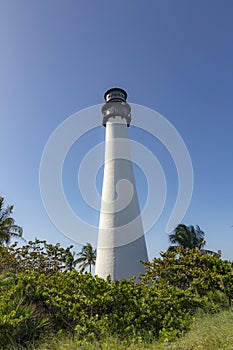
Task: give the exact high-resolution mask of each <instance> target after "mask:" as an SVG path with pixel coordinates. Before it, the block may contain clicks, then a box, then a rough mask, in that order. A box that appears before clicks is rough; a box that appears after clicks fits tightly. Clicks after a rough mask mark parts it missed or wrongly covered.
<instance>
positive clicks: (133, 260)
mask: <svg viewBox="0 0 233 350" xmlns="http://www.w3.org/2000/svg"><path fill="white" fill-rule="evenodd" d="M104 97H105V101H106V103H105V105H104V106H103V108H102V113H103V125H104V126H105V127H106V139H105V163H104V178H103V189H102V201H101V211H100V221H99V236H98V247H97V259H96V269H95V274H96V275H98V276H99V277H102V278H106V277H107V276H109V275H110V276H111V279H112V280H114V279H121V278H125V279H130V278H131V277H132V276H137V275H138V274H139V273H143V272H144V267H143V265H142V263H141V262H140V260H147V259H148V256H147V249H146V243H145V237H144V232H143V226H142V221H141V215H140V208H139V204H138V197H137V191H136V186H135V180H134V173H133V168H132V162H131V156H130V144H129V140H128V130H127V127H129V125H130V122H131V108H130V106H129V105H128V104H127V103H126V99H127V93H126V92H125V91H124V90H122V89H120V88H112V89H110V90H108V91H107V92H106V93H105V95H104Z"/></svg>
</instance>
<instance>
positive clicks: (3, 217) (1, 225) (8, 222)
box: [0, 197, 23, 245]
mask: <svg viewBox="0 0 233 350" xmlns="http://www.w3.org/2000/svg"><path fill="white" fill-rule="evenodd" d="M13 208H14V206H13V205H9V206H7V207H6V208H4V198H3V197H0V244H1V245H2V244H3V243H9V242H10V239H11V238H12V237H20V238H21V237H22V234H23V229H22V227H20V226H18V225H15V220H14V219H13V218H12V217H11V214H12V211H13Z"/></svg>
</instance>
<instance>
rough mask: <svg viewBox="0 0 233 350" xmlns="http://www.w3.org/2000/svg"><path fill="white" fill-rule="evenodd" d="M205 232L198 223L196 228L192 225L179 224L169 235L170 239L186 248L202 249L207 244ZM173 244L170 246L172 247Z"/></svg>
mask: <svg viewBox="0 0 233 350" xmlns="http://www.w3.org/2000/svg"><path fill="white" fill-rule="evenodd" d="M204 237H205V233H204V232H203V231H202V230H201V229H200V227H199V226H198V225H196V228H195V227H194V226H192V225H190V226H186V225H183V224H180V225H178V226H177V227H176V228H175V230H174V232H173V233H171V234H170V235H169V240H170V242H171V243H172V244H175V245H178V246H182V247H184V248H189V249H194V248H198V249H201V248H202V247H203V246H204V245H205V243H206V242H205V240H204ZM172 247H173V246H171V247H170V249H172Z"/></svg>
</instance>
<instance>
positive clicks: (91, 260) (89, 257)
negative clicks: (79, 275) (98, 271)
mask: <svg viewBox="0 0 233 350" xmlns="http://www.w3.org/2000/svg"><path fill="white" fill-rule="evenodd" d="M77 255H78V256H79V258H78V259H77V260H76V261H77V263H78V264H79V266H80V268H81V272H83V271H84V270H85V269H86V268H87V267H88V266H89V272H90V273H91V266H92V265H95V261H96V249H93V248H92V245H91V244H90V243H87V244H86V245H84V246H83V248H82V251H81V252H80V253H78V254H77Z"/></svg>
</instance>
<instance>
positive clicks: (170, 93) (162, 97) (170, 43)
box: [0, 0, 233, 260]
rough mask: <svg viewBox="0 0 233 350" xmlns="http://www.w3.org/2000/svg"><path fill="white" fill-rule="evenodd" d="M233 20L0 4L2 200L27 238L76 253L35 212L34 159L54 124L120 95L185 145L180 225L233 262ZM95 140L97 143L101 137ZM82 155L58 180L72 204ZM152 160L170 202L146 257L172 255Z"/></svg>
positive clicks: (139, 4)
mask: <svg viewBox="0 0 233 350" xmlns="http://www.w3.org/2000/svg"><path fill="white" fill-rule="evenodd" d="M232 18H233V1H232V0H223V1H220V0H219V1H216V0H209V1H208V0H206V1H203V0H195V1H193V0H176V1H173V0H160V1H157V0H148V1H138V0H134V1H130V0H129V1H123V0H121V1H111V0H108V1H103V0H98V1H81V0H68V1H61V0H48V1H45V0H44V1H31V0H21V1H17V0H2V1H1V2H0V122H1V123H0V128H1V162H0V164H1V170H0V195H2V196H4V197H5V199H6V202H7V203H9V204H14V205H15V208H14V217H15V219H16V222H17V223H18V224H19V225H21V226H23V228H24V236H25V238H26V239H27V240H29V239H34V238H35V237H37V238H40V239H46V240H47V241H49V242H52V243H55V242H61V244H62V245H64V246H66V245H68V244H72V242H71V241H69V240H68V239H67V238H66V237H64V236H63V235H62V234H61V233H59V232H58V231H57V230H56V229H55V227H54V226H53V225H52V223H51V222H50V220H49V218H48V216H47V214H46V212H45V210H44V208H43V205H42V201H41V197H40V190H39V165H40V159H41V155H42V152H43V149H44V146H45V144H46V142H47V140H48V138H49V136H50V134H51V133H52V132H53V130H54V129H55V128H56V127H57V126H58V125H59V124H60V123H61V122H62V121H64V120H65V119H66V118H67V117H69V116H70V115H71V114H73V113H75V112H77V111H79V110H81V109H83V108H86V107H89V106H92V105H95V104H99V103H103V93H104V92H105V91H106V89H108V88H109V87H112V86H120V87H122V88H124V89H126V91H127V92H128V95H129V102H133V103H137V104H141V105H145V106H147V107H150V108H152V109H154V110H156V111H158V112H159V113H161V114H162V115H163V116H165V117H166V118H167V119H168V120H169V121H170V122H171V123H172V124H173V125H174V126H175V127H176V128H177V130H178V131H179V133H180V134H181V136H182V137H183V139H184V141H185V143H186V145H187V147H188V150H189V152H190V155H191V158H192V162H193V167H194V177H195V179H194V192H193V197H192V201H191V204H190V207H189V210H188V212H187V214H186V216H185V217H184V219H183V223H185V224H194V225H195V224H198V225H200V227H201V228H202V229H203V230H204V231H205V233H206V240H207V243H208V244H207V248H208V249H212V250H218V249H221V250H222V252H223V257H224V258H226V259H231V260H232V259H233V228H232V227H231V225H233V210H232V209H233V162H232V153H233V131H232V130H233V121H232V120H233V97H232V96H233V95H232V92H233V36H232V33H233V21H232ZM100 124H101V116H100ZM96 132H97V134H98V133H99V134H98V135H97V134H96V135H97V136H96V138H97V139H99V140H101V139H103V137H104V128H101V127H100V128H99V129H97V131H96ZM130 132H131V134H132V137H135V139H137V137H138V138H139V137H140V138H141V142H142V143H144V144H145V145H146V144H147V143H148V142H149V141H148V138H147V136H146V135H143V134H141V135H140V134H139V133H138V134H137V130H135V135H134V132H133V129H132V130H131V131H130ZM89 141H90V145H91V142H92V141H93V140H92V138H91V137H90V138H89ZM89 141H88V139H87V140H86V141H85V142H89ZM155 145H156V144H155ZM156 147H157V146H155V147H154V153H155V154H156V149H157V148H156ZM158 147H159V146H158ZM79 149H80V147H78V146H77V147H76V148H75V147H74V148H73V149H72V154H71V155H68V158H67V164H68V165H67V167H66V168H65V169H64V177H63V179H64V189H66V190H67V198H70V201H71V203H73V205H74V206H75V191H76V186H77V184H75V177H76V175H77V174H76V170H77V169H76V167H77V164H76V163H74V162H75V157H76V155H77V159H78V157H79V156H80V155H79V154H78V153H79ZM75 152H76V153H75ZM157 156H158V158H159V156H160V157H161V159H160V162H161V164H162V165H163V168H164V171H165V174H166V176H167V177H168V198H167V202H166V205H167V209H166V210H165V214H164V215H162V216H161V218H160V220H159V221H158V223H157V225H156V226H154V228H153V229H152V230H151V231H150V232H149V233H148V234H147V236H146V238H147V244H148V250H149V255H150V258H152V257H153V256H155V255H156V256H157V255H158V254H159V252H160V251H161V250H165V249H167V247H168V237H167V234H165V226H166V222H167V219H168V216H167V214H166V213H167V212H169V211H170V209H171V208H172V203H173V202H174V198H175V197H174V196H175V195H174V192H175V191H177V178H176V173H175V171H174V169H173V168H172V166H170V165H169V164H170V163H169V162H170V160H169V157H168V155H166V152H162V151H161V152H159V155H157ZM72 162H73V163H72ZM69 169H70V171H69ZM140 176H141V177H142V174H140V173H138V179H137V182H138V183H140ZM100 182H101V180H100ZM72 186H73V189H72ZM174 189H175V190H174ZM169 190H170V193H169ZM70 193H73V197H72V196H70ZM140 193H141V192H140V190H139V195H140V202H141V204H142V202H143V201H144V199H143V198H142V197H143V194H142V193H141V194H140ZM169 196H170V197H169ZM71 197H72V198H71ZM77 198H78V196H77ZM77 201H78V199H77ZM80 203H81V202H80ZM77 205H78V203H77ZM77 231H78V228H77ZM75 247H76V249H77V250H79V249H80V245H77V244H76V246H75Z"/></svg>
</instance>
